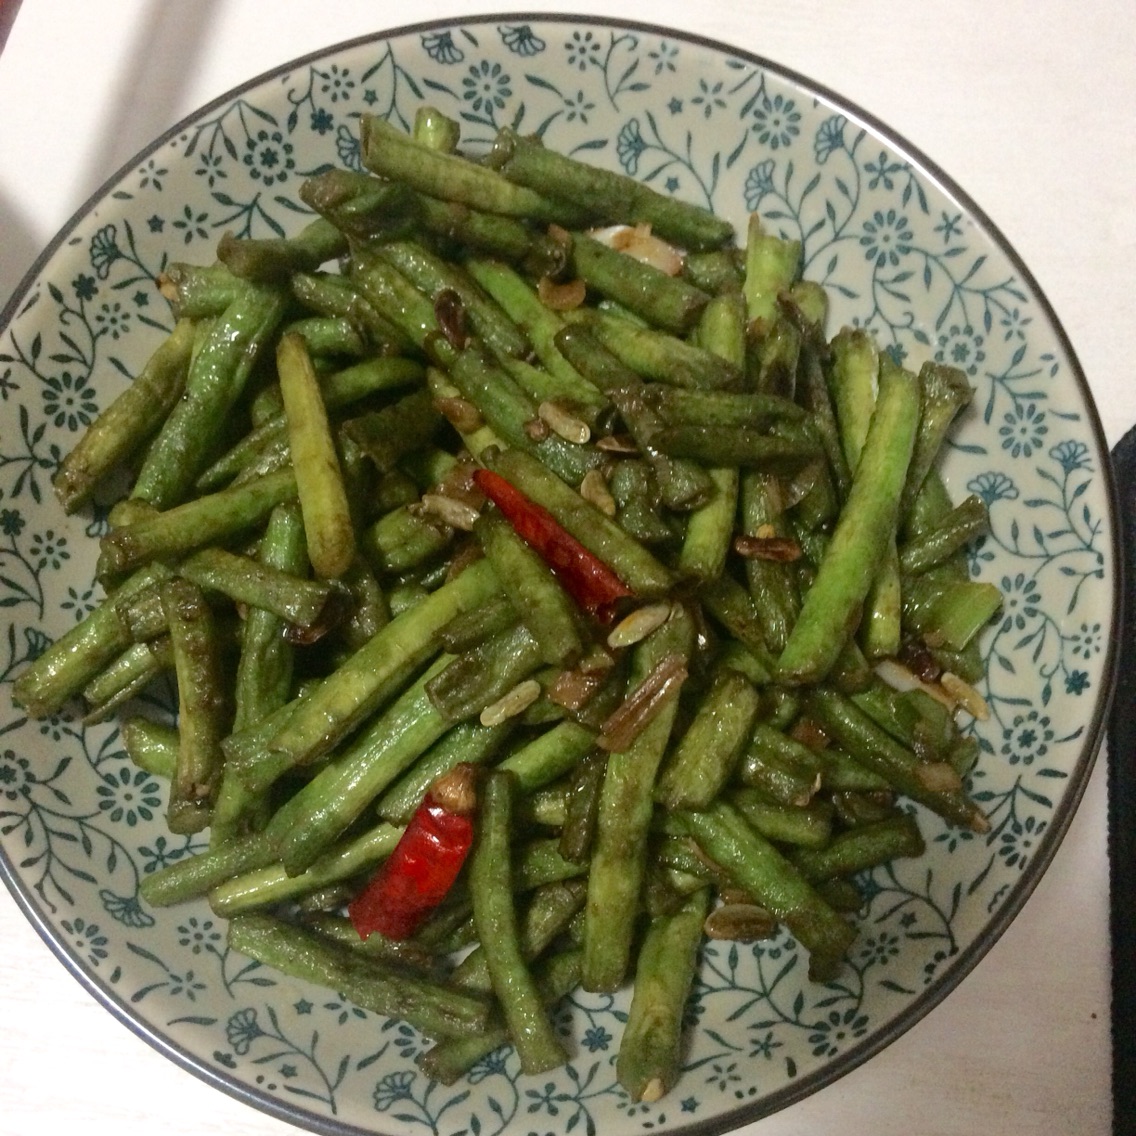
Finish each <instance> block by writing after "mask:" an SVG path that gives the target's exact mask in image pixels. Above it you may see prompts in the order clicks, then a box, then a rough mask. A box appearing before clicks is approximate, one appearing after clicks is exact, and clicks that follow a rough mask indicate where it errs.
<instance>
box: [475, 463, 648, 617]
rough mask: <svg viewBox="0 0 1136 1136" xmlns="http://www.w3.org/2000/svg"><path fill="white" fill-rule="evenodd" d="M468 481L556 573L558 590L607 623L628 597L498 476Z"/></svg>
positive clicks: (598, 563) (483, 473)
mask: <svg viewBox="0 0 1136 1136" xmlns="http://www.w3.org/2000/svg"><path fill="white" fill-rule="evenodd" d="M473 477H474V481H476V482H477V486H478V488H479V489H480V490H481V491H482V493H484V494H485V496H486V497H488V498H489V500H490V501H492V502H493V503H494V504H495V505H496V506H497V508H498V509H500V510H501V513H502V515H503V516H504V517H505V519H506V520H507V521H508V522H509V524H511V525H512V526H513V529H514V530H515V531H516V533H517V535H518V536H519V537H520V538H521V539H522V540H523V541H524V542H525V543H526V544H527V545H529V547H530V548H533V549H534V550H535V551H536V552H537V553H538V555H539V556H540V557H541V559H542V560H543V561H544V562H545V563H546V564H547V565H548V566H549V568H551V569H552V571H553V572H555V573H556V577H557V579H558V580H559V581H560V582H561V584H563V585H564V590H565V591H566V592H567V593H568V594H569V595H570V596H571V597H572V598H573V599H574V600H575V601H576V603H578V604H579V605H580V607H582V608H583V609H584V610H585V611H586V612H588V613H589V614H590V615H593V616H595V617H596V618H598V619H601V620H605V621H606V620H609V619H611V618H612V617H613V616H614V615H615V609H616V604H617V603H618V601H619V600H621V599H624V598H625V597H627V596H631V595H633V594H634V593H633V592H632V591H631V589H630V588H629V587H628V586H627V585H626V584H625V583H624V582H623V581H622V580H621V579H620V578H619V577H618V576H617V575H616V574H615V572H614V571H612V569H611V568H609V567H608V566H607V565H606V564H605V563H604V562H603V561H602V560H601V559H600V558H599V557H598V556H596V555H595V554H594V553H592V552H589V551H588V549H586V548H585V547H584V546H583V545H582V544H581V543H580V542H579V541H578V540H577V539H576V538H575V537H574V536H572V534H571V533H569V532H568V531H567V530H566V529H565V528H564V527H563V526H562V525H561V524H560V522H559V521H557V519H556V518H555V517H554V516H553V515H552V514H551V513H550V512H549V511H548V510H547V509H545V508H544V507H543V506H541V505H538V504H537V503H536V502H535V501H531V500H530V499H529V498H528V497H526V496H525V495H524V494H523V493H522V492H521V491H520V490H519V489H516V488H514V486H513V485H511V484H510V483H509V482H508V481H506V480H505V478H503V477H502V476H501V475H500V474H498V473H494V472H493V471H492V470H488V469H479V470H477V471H476V472H475V473H474V475H473Z"/></svg>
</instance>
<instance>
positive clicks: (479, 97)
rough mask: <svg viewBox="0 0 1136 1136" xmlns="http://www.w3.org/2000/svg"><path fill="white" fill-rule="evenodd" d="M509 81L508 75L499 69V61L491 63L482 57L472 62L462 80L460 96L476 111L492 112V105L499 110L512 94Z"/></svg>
mask: <svg viewBox="0 0 1136 1136" xmlns="http://www.w3.org/2000/svg"><path fill="white" fill-rule="evenodd" d="M509 83H510V80H509V76H508V75H506V74H505V72H504V71H502V70H501V64H500V63H492V64H491V63H490V62H489V60H487V59H483V60H482V61H481V63H480V64H474V65H473V66H472V67H471V68H470V69H469V74H468V75H467V76H466V77H465V78H464V79H463V80H462V86H463V87H464V88H465V90H464V91H463V92H462V98H463V99H465V101H466V102H467V103H470V104H471V105H472V106H473V109H474V110H475V111H477V112H478V113H480V112H481V111H482V110H484V112H485V113H486V114H492V113H493V108H494V107H496V108H497V109H498V110H501V109H502V108H503V107H504V106H505V100H506V99H507V98H509V97H510V96H511V95H512V93H513V91H512V88H511V87H510V86H509Z"/></svg>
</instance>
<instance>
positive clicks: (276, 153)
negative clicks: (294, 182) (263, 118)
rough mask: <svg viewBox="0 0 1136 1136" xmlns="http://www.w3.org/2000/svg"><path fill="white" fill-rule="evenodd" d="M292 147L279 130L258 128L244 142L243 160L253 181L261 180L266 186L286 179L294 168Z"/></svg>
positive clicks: (294, 160)
mask: <svg viewBox="0 0 1136 1136" xmlns="http://www.w3.org/2000/svg"><path fill="white" fill-rule="evenodd" d="M293 149H294V147H293V146H292V143H291V142H289V141H288V140H287V139H286V138H285V137H284V135H283V133H282V132H281V131H279V130H273V131H271V132H269V131H267V130H258V131H257V132H256V136H255V137H253V138H250V139H249V140H248V141H247V142H246V143H245V155H244V158H243V161H244V164H245V165H246V166H248V170H249V174H250V175H251V176H252V179H253V181H259V182H263V184H264V185H265V187H266V188H267V187H268V186H271V185H276V184H278V183H279V182H284V181H287V180H288V175H289V174H290V173H291V172H292V170H294V169H295V168H296V159H295V158H294V157H293V156H292V151H293Z"/></svg>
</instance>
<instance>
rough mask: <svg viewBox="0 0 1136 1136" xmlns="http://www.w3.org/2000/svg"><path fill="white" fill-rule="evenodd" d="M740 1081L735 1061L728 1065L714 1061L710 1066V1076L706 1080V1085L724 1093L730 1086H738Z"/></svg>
mask: <svg viewBox="0 0 1136 1136" xmlns="http://www.w3.org/2000/svg"><path fill="white" fill-rule="evenodd" d="M741 1079H742V1078H741V1074H740V1073H739V1072H738V1065H737V1062H736V1061H731V1062H730V1063H729V1064H728V1065H727V1064H726V1063H725V1062H722V1061H715V1062H714V1064H713V1065H711V1066H710V1075H709V1076H708V1077H707V1078H706V1083H707V1084H708V1085H713V1086H714V1087H715V1088H717V1089H718V1091H719V1092H723V1093H724V1092H725V1091H726V1090H727V1089H728V1088H729V1087H730V1086H731V1085H736V1084H738V1083H739V1082H740V1081H741Z"/></svg>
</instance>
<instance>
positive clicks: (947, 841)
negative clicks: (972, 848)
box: [935, 826, 974, 852]
mask: <svg viewBox="0 0 1136 1136" xmlns="http://www.w3.org/2000/svg"><path fill="white" fill-rule="evenodd" d="M973 839H974V833H973V832H971V831H970V829H969V828H955V827H953V826H952V827H951V828H948V829H947V830H946V831H945V832H940V833H939V835H938V836H936V837H935V843H936V844H942V845H943V847H944V848H946V850H947V851H948V852H954V851H956V850H957V849H959V848H961V847H962V846H963V845H964V844H966V843H968V842H969V841H971V840H973Z"/></svg>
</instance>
